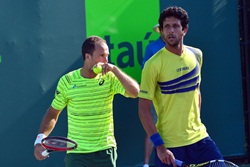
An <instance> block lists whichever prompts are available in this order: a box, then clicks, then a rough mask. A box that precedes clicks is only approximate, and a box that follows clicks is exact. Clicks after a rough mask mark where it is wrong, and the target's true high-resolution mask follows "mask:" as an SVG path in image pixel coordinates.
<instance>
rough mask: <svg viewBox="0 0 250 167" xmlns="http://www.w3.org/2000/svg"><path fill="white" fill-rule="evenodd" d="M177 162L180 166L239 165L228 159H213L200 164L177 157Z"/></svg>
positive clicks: (225, 166)
mask: <svg viewBox="0 0 250 167" xmlns="http://www.w3.org/2000/svg"><path fill="white" fill-rule="evenodd" d="M175 163H176V165H177V166H180V167H238V165H236V164H234V163H232V162H230V161H226V160H211V161H207V162H203V163H199V164H188V163H185V162H183V161H180V160H177V159H175Z"/></svg>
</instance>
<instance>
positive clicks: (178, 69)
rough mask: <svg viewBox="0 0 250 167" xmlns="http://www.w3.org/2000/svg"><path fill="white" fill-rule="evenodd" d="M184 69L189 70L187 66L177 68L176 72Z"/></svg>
mask: <svg viewBox="0 0 250 167" xmlns="http://www.w3.org/2000/svg"><path fill="white" fill-rule="evenodd" d="M186 70H189V67H182V68H177V70H176V72H181V71H186Z"/></svg>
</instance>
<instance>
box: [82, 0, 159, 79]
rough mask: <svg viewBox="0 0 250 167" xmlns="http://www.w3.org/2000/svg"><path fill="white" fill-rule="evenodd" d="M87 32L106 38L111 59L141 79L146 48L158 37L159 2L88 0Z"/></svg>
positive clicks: (88, 34) (89, 34)
mask: <svg viewBox="0 0 250 167" xmlns="http://www.w3.org/2000/svg"><path fill="white" fill-rule="evenodd" d="M85 6H86V31H87V32H86V34H87V36H91V35H98V36H101V37H102V38H104V39H105V40H106V41H107V43H108V46H109V49H110V57H109V62H110V63H112V64H115V65H117V66H118V67H119V68H121V69H122V70H123V71H124V72H126V73H127V74H129V75H130V76H131V77H133V78H134V79H136V80H137V81H138V82H140V77H141V62H142V59H143V56H144V52H145V48H146V46H147V45H148V44H149V42H152V41H153V40H155V39H157V38H158V36H159V34H157V33H155V32H153V26H154V25H156V24H157V23H158V17H159V1H157V0H144V1H142V0H113V1H100V0H88V1H85Z"/></svg>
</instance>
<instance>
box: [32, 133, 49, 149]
mask: <svg viewBox="0 0 250 167" xmlns="http://www.w3.org/2000/svg"><path fill="white" fill-rule="evenodd" d="M45 137H47V136H46V135H45V134H43V133H39V134H38V135H37V137H36V140H35V142H34V146H35V145H36V144H41V142H42V139H43V138H45Z"/></svg>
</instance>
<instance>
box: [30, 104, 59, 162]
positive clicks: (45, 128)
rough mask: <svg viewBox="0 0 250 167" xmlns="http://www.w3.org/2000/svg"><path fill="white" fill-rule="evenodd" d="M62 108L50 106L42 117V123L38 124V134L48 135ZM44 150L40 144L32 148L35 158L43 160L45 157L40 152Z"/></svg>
mask: <svg viewBox="0 0 250 167" xmlns="http://www.w3.org/2000/svg"><path fill="white" fill-rule="evenodd" d="M61 111H62V110H56V109H54V108H53V107H51V106H50V108H49V110H48V111H47V112H46V114H45V115H44V117H43V120H42V123H41V125H40V129H39V134H44V135H45V136H48V135H49V134H50V133H51V132H52V130H53V129H54V127H55V125H56V122H57V119H58V116H59V115H60V113H61ZM44 150H45V148H44V147H43V146H42V145H41V144H39V143H38V144H36V145H35V148H34V155H35V157H36V159H37V160H43V159H45V158H47V157H43V156H42V155H41V153H42V152H43V151H44Z"/></svg>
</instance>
